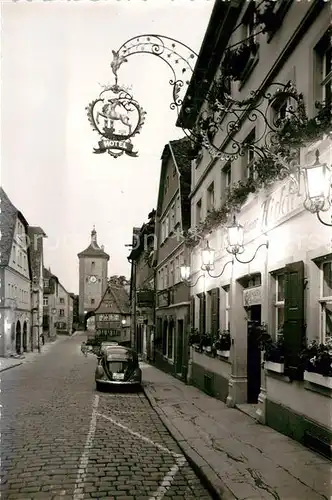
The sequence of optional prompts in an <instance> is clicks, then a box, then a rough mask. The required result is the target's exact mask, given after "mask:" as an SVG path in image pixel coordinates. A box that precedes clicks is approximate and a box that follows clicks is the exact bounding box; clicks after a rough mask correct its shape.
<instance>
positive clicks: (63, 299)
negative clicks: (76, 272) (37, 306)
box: [43, 268, 74, 340]
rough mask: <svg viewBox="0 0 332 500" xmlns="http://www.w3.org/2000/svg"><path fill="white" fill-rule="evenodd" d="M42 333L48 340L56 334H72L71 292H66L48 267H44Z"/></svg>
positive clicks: (72, 303)
mask: <svg viewBox="0 0 332 500" xmlns="http://www.w3.org/2000/svg"><path fill="white" fill-rule="evenodd" d="M43 274H44V298H43V333H44V335H45V336H46V337H47V338H49V339H50V340H54V339H55V338H56V336H57V335H58V334H62V335H72V333H73V317H74V299H73V296H72V295H73V294H71V293H69V292H67V290H66V289H65V287H64V286H63V285H62V284H61V283H60V281H59V279H58V277H57V276H55V275H54V274H53V273H52V272H51V270H50V269H46V268H44V273H43Z"/></svg>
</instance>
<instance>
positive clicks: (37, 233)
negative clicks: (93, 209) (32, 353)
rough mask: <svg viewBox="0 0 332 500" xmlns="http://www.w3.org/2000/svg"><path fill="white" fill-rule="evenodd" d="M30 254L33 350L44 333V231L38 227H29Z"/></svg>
mask: <svg viewBox="0 0 332 500" xmlns="http://www.w3.org/2000/svg"><path fill="white" fill-rule="evenodd" d="M28 236H29V252H30V260H31V271H32V288H31V320H32V324H31V349H32V350H33V349H37V348H38V346H39V345H40V335H41V334H42V333H43V306H44V304H43V297H44V277H43V272H44V249H43V238H46V237H47V236H46V234H45V233H44V231H43V230H42V229H41V228H40V227H37V226H29V228H28Z"/></svg>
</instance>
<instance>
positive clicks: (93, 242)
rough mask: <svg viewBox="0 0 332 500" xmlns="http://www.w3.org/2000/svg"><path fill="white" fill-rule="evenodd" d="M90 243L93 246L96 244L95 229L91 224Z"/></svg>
mask: <svg viewBox="0 0 332 500" xmlns="http://www.w3.org/2000/svg"><path fill="white" fill-rule="evenodd" d="M91 245H93V246H96V245H97V231H96V228H95V225H93V228H92V231H91Z"/></svg>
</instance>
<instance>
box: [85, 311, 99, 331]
mask: <svg viewBox="0 0 332 500" xmlns="http://www.w3.org/2000/svg"><path fill="white" fill-rule="evenodd" d="M92 317H94V318H95V317H96V315H95V312H94V311H89V312H87V313H86V314H85V316H84V330H87V329H88V319H89V318H92Z"/></svg>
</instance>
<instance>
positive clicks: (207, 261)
mask: <svg viewBox="0 0 332 500" xmlns="http://www.w3.org/2000/svg"><path fill="white" fill-rule="evenodd" d="M214 254H215V250H213V249H212V248H210V245H209V242H208V241H207V242H206V246H205V248H204V249H203V250H202V269H203V270H207V271H208V270H209V269H213V266H214Z"/></svg>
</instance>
